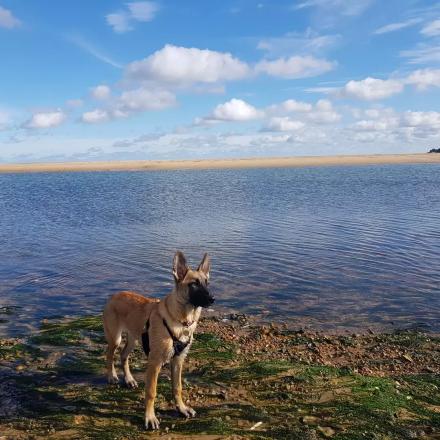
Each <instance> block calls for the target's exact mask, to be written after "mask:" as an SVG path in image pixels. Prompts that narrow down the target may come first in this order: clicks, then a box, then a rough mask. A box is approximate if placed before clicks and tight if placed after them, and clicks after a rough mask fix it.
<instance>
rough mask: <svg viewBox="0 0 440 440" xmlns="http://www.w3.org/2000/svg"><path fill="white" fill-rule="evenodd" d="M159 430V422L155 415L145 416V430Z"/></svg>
mask: <svg viewBox="0 0 440 440" xmlns="http://www.w3.org/2000/svg"><path fill="white" fill-rule="evenodd" d="M150 428H151V429H159V420H158V418H157V417H156V416H155V415H154V414H153V415H151V416H145V429H150Z"/></svg>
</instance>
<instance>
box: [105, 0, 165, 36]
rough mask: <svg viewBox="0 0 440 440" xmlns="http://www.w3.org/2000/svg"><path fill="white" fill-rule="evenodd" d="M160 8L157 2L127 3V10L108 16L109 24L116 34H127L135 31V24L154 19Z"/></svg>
mask: <svg viewBox="0 0 440 440" xmlns="http://www.w3.org/2000/svg"><path fill="white" fill-rule="evenodd" d="M158 10H159V6H158V5H157V3H155V2H150V1H145V2H132V3H127V9H126V10H121V11H118V12H113V13H111V14H107V15H106V17H105V18H106V21H107V24H108V25H110V26H111V27H112V28H113V31H114V32H116V33H120V34H122V33H125V32H128V31H131V30H133V29H134V26H133V25H134V22H136V21H138V22H144V23H145V22H148V21H151V20H153V19H154V17H155V16H156V13H157V11H158Z"/></svg>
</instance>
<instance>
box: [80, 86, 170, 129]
mask: <svg viewBox="0 0 440 440" xmlns="http://www.w3.org/2000/svg"><path fill="white" fill-rule="evenodd" d="M176 104H177V103H176V97H175V95H173V94H172V93H171V92H168V91H167V90H160V89H148V88H146V87H139V88H137V89H133V90H127V91H125V92H123V93H122V94H121V95H120V96H118V97H117V98H115V99H113V100H112V101H110V102H109V103H108V105H107V108H105V109H95V110H91V111H89V112H85V113H83V114H82V116H81V121H82V122H85V123H88V124H97V123H100V122H106V121H110V120H114V119H121V118H127V117H128V116H130V115H132V114H134V113H141V112H146V111H153V110H164V109H166V108H169V107H174V106H175V105H176Z"/></svg>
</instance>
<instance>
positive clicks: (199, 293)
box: [189, 285, 215, 307]
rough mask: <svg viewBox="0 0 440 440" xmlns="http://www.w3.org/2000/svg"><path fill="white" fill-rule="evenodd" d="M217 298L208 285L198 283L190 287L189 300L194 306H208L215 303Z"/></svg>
mask: <svg viewBox="0 0 440 440" xmlns="http://www.w3.org/2000/svg"><path fill="white" fill-rule="evenodd" d="M214 301H215V298H214V297H213V296H212V295H211V294H210V293H209V291H208V289H206V287H204V286H201V285H198V286H192V285H190V287H189V302H190V304H191V305H193V306H194V307H208V306H210V305H211V304H213V303H214Z"/></svg>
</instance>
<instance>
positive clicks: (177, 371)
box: [171, 356, 196, 417]
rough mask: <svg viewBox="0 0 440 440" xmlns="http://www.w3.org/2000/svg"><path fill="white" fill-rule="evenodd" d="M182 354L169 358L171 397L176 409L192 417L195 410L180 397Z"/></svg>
mask: <svg viewBox="0 0 440 440" xmlns="http://www.w3.org/2000/svg"><path fill="white" fill-rule="evenodd" d="M184 360H185V358H184V356H176V357H175V358H173V359H172V360H171V381H172V385H173V397H174V400H175V402H176V406H177V409H178V410H179V412H180V413H181V414H182V415H184V416H185V417H194V416H195V415H196V412H195V411H194V410H193V409H192V408H190V407H189V406H186V405H185V404H184V403H183V399H182V367H183V361H184Z"/></svg>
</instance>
